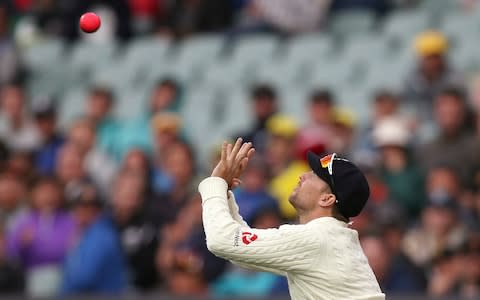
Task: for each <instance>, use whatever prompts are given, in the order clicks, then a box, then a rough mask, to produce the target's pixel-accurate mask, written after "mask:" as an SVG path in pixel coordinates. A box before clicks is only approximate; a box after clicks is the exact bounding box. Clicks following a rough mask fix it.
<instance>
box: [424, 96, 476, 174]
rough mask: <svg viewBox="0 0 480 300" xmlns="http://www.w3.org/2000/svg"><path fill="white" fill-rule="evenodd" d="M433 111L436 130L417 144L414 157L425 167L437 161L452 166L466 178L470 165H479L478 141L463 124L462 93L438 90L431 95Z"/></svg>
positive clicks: (464, 117) (464, 114) (464, 107)
mask: <svg viewBox="0 0 480 300" xmlns="http://www.w3.org/2000/svg"><path fill="white" fill-rule="evenodd" d="M434 114H435V123H436V124H437V126H438V130H439V133H438V135H437V137H435V138H434V139H433V140H432V141H430V142H428V143H426V144H425V145H422V146H421V147H419V149H418V153H417V160H418V162H420V164H421V166H423V167H424V168H425V169H427V170H428V169H430V168H431V167H433V166H435V165H441V164H448V165H450V166H454V167H455V169H456V170H457V171H458V172H459V174H460V176H461V179H462V181H463V182H468V177H469V176H470V174H471V172H472V170H471V168H472V167H475V166H478V165H479V160H480V156H479V155H478V153H480V143H479V141H478V140H475V139H473V135H472V134H471V133H470V132H469V131H468V128H466V125H467V108H466V101H465V98H464V95H463V93H462V92H460V91H459V90H457V89H453V88H452V89H447V90H444V91H442V92H441V94H440V95H439V96H438V97H437V98H436V99H435V102H434ZM460 157H461V163H459V161H458V159H459V158H460Z"/></svg>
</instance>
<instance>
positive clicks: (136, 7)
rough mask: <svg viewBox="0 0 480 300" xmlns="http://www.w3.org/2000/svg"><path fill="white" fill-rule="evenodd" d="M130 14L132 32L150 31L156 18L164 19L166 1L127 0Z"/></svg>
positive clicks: (143, 32)
mask: <svg viewBox="0 0 480 300" xmlns="http://www.w3.org/2000/svg"><path fill="white" fill-rule="evenodd" d="M128 4H129V6H130V11H131V14H132V31H133V32H134V34H145V33H151V32H152V31H153V30H154V28H155V23H156V19H164V18H165V15H166V13H167V11H166V9H167V7H166V6H167V5H166V4H167V2H166V1H157V0H129V1H128Z"/></svg>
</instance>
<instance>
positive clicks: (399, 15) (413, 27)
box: [383, 11, 431, 43]
mask: <svg viewBox="0 0 480 300" xmlns="http://www.w3.org/2000/svg"><path fill="white" fill-rule="evenodd" d="M430 24H431V23H430V16H429V15H428V14H426V13H424V12H421V11H420V12H408V11H400V12H396V13H393V14H392V15H390V16H389V17H388V18H387V19H386V20H385V23H384V25H383V34H384V35H385V37H386V38H387V39H389V40H391V41H396V42H400V43H409V42H410V41H411V40H412V38H413V37H414V36H415V35H416V34H418V33H420V32H422V31H424V30H426V29H429V28H430Z"/></svg>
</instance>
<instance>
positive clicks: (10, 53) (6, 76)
mask: <svg viewBox="0 0 480 300" xmlns="http://www.w3.org/2000/svg"><path fill="white" fill-rule="evenodd" d="M10 15H11V12H10V11H9V10H8V7H7V4H6V3H4V2H2V3H1V4H0V85H3V84H6V83H7V82H11V81H12V80H14V79H16V78H17V77H18V76H19V73H20V66H19V60H18V54H17V53H18V52H17V49H16V47H15V44H14V42H13V40H12V39H11V38H10V35H9V26H8V25H9V21H10V20H9V18H8V17H9V16H10Z"/></svg>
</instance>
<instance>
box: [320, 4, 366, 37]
mask: <svg viewBox="0 0 480 300" xmlns="http://www.w3.org/2000/svg"><path fill="white" fill-rule="evenodd" d="M374 23H375V16H374V14H373V13H372V12H370V11H364V10H358V11H357V10H354V11H347V12H343V13H338V14H336V15H335V16H334V17H333V18H332V20H331V21H330V23H329V30H330V32H332V33H333V34H334V35H336V36H341V37H343V36H349V35H355V34H362V33H368V32H370V31H371V30H372V29H373V25H374Z"/></svg>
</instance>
